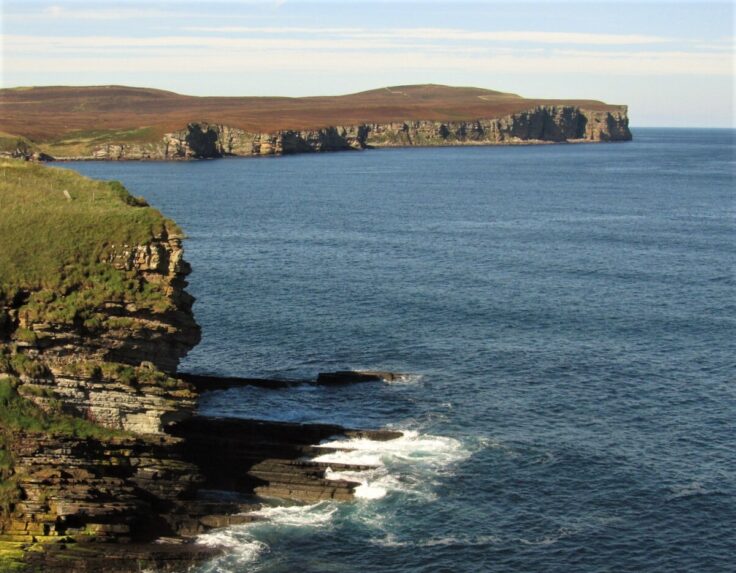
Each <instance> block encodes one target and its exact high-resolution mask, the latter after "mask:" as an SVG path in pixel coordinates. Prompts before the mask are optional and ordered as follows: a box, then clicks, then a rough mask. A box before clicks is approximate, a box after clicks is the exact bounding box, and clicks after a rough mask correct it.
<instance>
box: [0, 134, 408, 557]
mask: <svg viewBox="0 0 736 573" xmlns="http://www.w3.org/2000/svg"><path fill="white" fill-rule="evenodd" d="M199 133H201V134H203V135H202V137H203V140H202V145H203V146H205V147H203V148H202V149H206V146H207V145H210V143H211V142H213V141H217V139H216V138H214V139H213V138H212V137H210V136H207V135H206V133H208V131H207V130H204V131H200V132H199ZM210 133H211V132H210ZM197 137H199V135H198V136H197ZM208 142H209V143H208ZM196 145H200V144H199V143H195V146H196ZM5 167H6V168H9V169H16V170H17V173H18V175H19V176H18V178H16V177H13V182H14V184H15V182H16V181H18V182H22V181H23V177H27V178H28V179H27V181H28V182H29V185H30V186H32V188H35V185H37V184H38V182H39V181H43V176H44V175H46V176H47V177H54V176H63V177H67V178H68V179H67V180H66V182H67V183H70V182H74V183H76V184H77V185H78V186H79V188H78V189H73V190H72V193H69V191H65V193H66V194H67V195H68V196H69V197H71V199H63V198H61V201H60V202H54V199H53V197H51V196H50V194H47V193H44V194H38V193H37V194H36V195H34V197H35V200H36V202H35V203H34V202H33V201H27V199H28V196H29V195H30V194H31V193H35V192H34V191H25V194H24V191H23V190H19V189H18V188H16V187H13V188H5V189H0V192H4V193H6V195H5V196H3V199H4V203H3V204H2V205H0V207H7V205H9V204H11V199H13V198H16V200H18V199H17V198H20V201H21V202H22V203H23V204H24V205H26V206H27V205H31V207H30V208H38V209H42V207H41V205H42V204H43V203H44V201H46V204H45V205H44V206H45V208H50V209H52V210H53V211H52V212H53V213H54V215H55V216H57V217H60V218H61V220H63V221H68V220H69V215H70V213H77V215H80V216H81V214H83V213H86V216H87V217H88V219H86V222H87V223H89V224H92V222H95V221H97V219H98V217H99V216H100V215H101V214H102V213H101V212H100V211H98V210H97V209H98V208H97V207H96V204H97V203H95V201H94V200H93V199H94V197H93V196H92V193H95V192H96V193H98V194H103V193H105V198H104V199H105V200H106V201H107V203H105V204H106V205H109V208H110V209H111V210H113V212H114V213H117V215H116V216H117V217H118V218H117V219H114V216H113V219H107V221H108V222H110V221H112V223H113V224H117V225H118V226H122V225H129V226H134V225H138V227H136V228H133V229H129V231H130V232H129V233H127V234H125V233H123V234H122V235H118V236H147V237H148V238H147V239H146V240H142V241H140V242H133V243H130V244H128V243H121V244H108V242H107V241H106V240H105V238H106V237H108V236H109V233H110V232H111V231H109V230H108V229H107V227H101V228H97V229H96V231H95V232H97V233H98V235H96V236H99V237H101V239H100V244H97V241H93V244H94V253H93V254H92V255H91V256H90V253H82V252H79V251H78V250H75V248H76V244H75V243H74V242H73V241H72V239H73V238H78V237H79V235H77V234H76V231H77V227H76V226H74V225H71V226H64V225H61V226H60V227H57V228H58V229H60V231H59V235H58V236H56V237H55V238H54V239H55V241H54V244H56V243H57V242H59V241H61V242H64V241H66V242H67V244H68V245H70V249H69V250H64V249H61V250H60V251H58V252H59V253H64V254H65V255H64V256H66V257H68V260H64V261H54V266H53V267H51V269H46V274H45V275H44V279H45V280H43V281H40V282H36V281H29V280H27V279H23V277H27V276H32V275H33V272H36V271H37V270H38V269H37V268H36V267H37V265H36V266H34V265H29V264H22V265H19V266H16V268H12V267H13V266H14V264H13V262H12V260H10V259H3V260H4V261H5V265H6V267H7V268H6V269H4V270H5V271H6V272H5V274H4V275H3V276H2V277H0V279H2V282H0V570H4V568H5V567H6V566H8V567H15V566H17V565H23V566H26V567H27V568H30V569H27V570H30V571H69V570H73V571H100V572H102V571H105V572H110V571H126V572H127V571H139V570H151V571H182V570H185V569H186V568H187V567H188V565H189V564H190V562H192V561H196V560H202V559H206V558H207V557H210V556H212V555H213V551H215V550H214V549H211V548H201V547H196V546H194V545H192V544H187V543H186V542H187V541H188V540H189V541H190V540H192V539H193V538H194V537H195V536H196V535H198V534H200V533H203V532H205V531H208V530H210V529H213V528H217V527H225V526H229V525H235V524H241V523H247V522H249V521H252V520H254V519H257V516H254V515H251V513H252V510H254V509H258V508H259V507H260V503H261V502H260V501H259V499H260V498H259V497H258V496H268V497H283V498H289V499H292V500H297V501H308V502H312V501H315V500H320V499H333V500H348V499H351V498H352V497H353V495H354V492H355V489H356V487H357V486H358V485H359V484H358V483H356V482H351V481H347V480H329V479H327V478H326V469H327V468H326V466H325V464H321V463H318V462H314V461H310V460H309V457H310V455H311V456H312V457H314V456H315V455H317V454H318V453H324V449H322V450H316V449H315V448H314V447H313V446H314V445H315V444H317V443H319V442H320V441H322V440H325V439H327V438H330V437H332V436H335V435H343V436H347V437H369V438H371V439H375V440H386V439H392V438H396V437H398V436H399V435H400V434H399V433H397V432H389V431H373V432H371V431H362V430H346V429H345V428H342V427H340V426H334V425H319V424H313V425H310V424H287V423H278V422H263V421H252V420H228V419H211V418H203V417H199V416H195V415H194V409H195V406H196V400H197V388H195V386H194V385H193V384H190V383H189V382H187V381H186V380H185V379H183V378H180V377H179V376H178V374H177V366H178V363H179V360H180V359H181V358H182V357H183V356H184V355H185V354H186V353H187V352H188V351H189V350H190V349H191V348H192V347H193V346H194V345H195V344H197V342H198V341H199V337H200V332H199V327H198V326H197V324H196V322H195V321H194V318H193V316H192V303H193V299H192V297H191V296H190V295H188V294H187V293H186V291H185V287H186V285H187V283H186V276H187V274H188V273H189V271H190V269H189V266H188V265H187V264H186V263H185V262H184V260H183V258H182V245H181V236H180V234H178V231H177V229H176V226H175V225H174V224H173V222H171V221H167V220H165V219H164V218H163V217H162V216H161V215H160V214H158V213H156V212H153V210H150V209H149V208H148V207H147V206H146V205H145V202H143V201H141V200H140V199H135V198H133V197H131V196H130V195H128V194H127V192H126V191H125V190H124V189H123V188H122V187H121V186H119V185H115V184H112V185H110V186H104V184H101V185H100V186H98V187H90V188H88V189H86V192H87V195H85V194H84V191H85V190H84V185H88V187H89V186H91V185H92V184H93V182H89V180H84V179H83V178H81V177H80V176H78V175H73V174H66V175H59V173H61V172H57V171H56V170H50V169H48V170H47V168H45V167H42V166H38V165H32V164H28V163H25V162H17V164H8V165H6V166H5ZM33 177H35V179H33ZM97 200H98V201H99V200H100V197H99V195H98V197H97ZM75 201H76V202H77V203H76V204H75ZM85 205H86V206H88V207H85ZM11 208H12V207H11ZM87 209H89V210H87ZM130 209H133V210H135V209H146V210H147V211H145V212H137V213H130V212H127V215H130V216H127V215H126V216H123V215H121V213H126V210H130ZM136 215H137V216H136ZM1 216H2V214H1V213H0V217H1ZM31 220H34V219H33V217H31V218H29V221H31ZM0 221H2V219H0ZM141 221H148V223H146V224H142V225H141V223H140V222H141ZM149 223H150V224H151V227H152V228H149ZM3 229H4V230H5V231H6V234H9V233H11V232H19V230H18V229H17V228H15V227H13V226H12V225H6V226H5V227H3ZM155 229H158V230H155ZM87 232H88V233H90V232H92V231H91V230H90V229H87ZM136 232H137V233H138V234H136ZM64 233H66V234H64ZM141 233H143V235H141ZM3 239H7V237H3ZM37 241H41V239H37ZM40 244H42V245H44V246H45V247H46V248H47V249H48V248H49V243H43V242H42V243H40ZM4 245H5V247H6V250H7V248H9V247H10V246H11V243H9V242H8V241H7V240H5V243H4ZM26 247H28V248H27V250H26V251H25V252H26V253H27V256H28V257H34V256H37V253H35V252H34V245H30V244H29V245H26ZM35 247H38V245H35ZM23 262H24V263H28V261H23ZM57 266H58V268H57ZM10 271H14V281H15V282H13V280H11V276H10V275H11V272H10ZM31 271H33V272H31ZM24 273H25V274H24ZM22 279H23V280H25V281H26V283H27V284H25V285H23V284H21V285H19V284H18V282H19V281H21V282H23V280H22ZM198 381H199V382H200V383H203V382H206V381H204V379H203V378H200V379H199V380H198ZM203 386H204V387H203V388H202V387H201V388H200V390H201V389H205V388H206V384H203ZM333 466H334V464H333ZM333 469H334V468H333ZM342 469H346V470H351V471H360V470H362V469H365V468H364V467H362V466H353V465H344V466H343V467H342ZM223 492H224V493H223ZM123 544H124V545H126V546H128V548H126V550H124V551H121V550H119V549H116V548H117V547H119V546H120V545H123Z"/></svg>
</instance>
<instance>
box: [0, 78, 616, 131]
mask: <svg viewBox="0 0 736 573" xmlns="http://www.w3.org/2000/svg"><path fill="white" fill-rule="evenodd" d="M554 104H565V105H574V106H580V107H584V108H586V109H590V110H601V111H608V110H610V111H615V110H619V109H621V108H622V106H617V105H607V104H605V103H603V102H600V101H594V100H549V99H527V98H523V97H520V96H518V95H515V94H509V93H502V92H497V91H492V90H486V89H480V88H471V87H450V86H442V85H434V84H426V85H412V86H394V87H386V88H380V89H376V90H371V91H366V92H360V93H356V94H350V95H342V96H320V97H300V98H290V97H196V96H186V95H180V94H177V93H174V92H169V91H162V90H156V89H149V88H135V87H125V86H90V87H31V88H9V89H3V90H0V130H2V132H3V134H2V135H4V136H9V137H18V136H21V137H25V138H27V139H29V140H31V141H32V142H35V143H43V142H49V143H51V142H54V141H58V140H62V139H63V140H68V139H69V138H75V137H78V138H80V139H84V140H90V139H95V138H105V139H107V138H109V137H110V136H114V138H115V139H116V140H117V141H126V140H127V141H131V142H132V141H136V142H145V141H156V140H158V139H160V137H161V136H162V135H163V134H164V133H167V132H171V131H175V130H179V129H182V128H184V127H185V126H186V125H187V124H188V123H189V122H207V123H220V124H225V125H228V126H231V127H236V128H240V129H243V130H246V131H251V132H261V133H272V132H274V131H279V130H286V129H292V130H302V129H313V128H321V127H327V126H339V125H359V124H363V123H389V122H394V121H408V120H431V121H452V120H472V119H491V118H496V117H502V116H505V115H509V114H512V113H517V112H520V111H524V110H527V109H530V108H533V107H535V106H537V105H554ZM11 134H12V135H11Z"/></svg>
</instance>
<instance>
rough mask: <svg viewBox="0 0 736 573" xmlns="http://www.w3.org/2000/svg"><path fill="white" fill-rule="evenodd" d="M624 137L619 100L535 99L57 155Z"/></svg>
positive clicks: (157, 155) (205, 132)
mask: <svg viewBox="0 0 736 573" xmlns="http://www.w3.org/2000/svg"><path fill="white" fill-rule="evenodd" d="M630 139H631V131H630V130H629V120H628V116H627V111H626V107H625V106H621V107H620V108H619V109H617V110H613V111H611V110H608V111H601V110H589V109H585V108H582V107H578V106H570V105H540V106H536V107H533V108H531V109H529V110H526V111H522V112H517V113H513V114H510V115H507V116H503V117H499V118H492V119H482V118H481V119H477V120H472V121H469V120H463V121H447V122H441V121H402V122H392V123H365V124H359V125H351V126H330V127H324V128H321V129H312V130H281V131H275V132H272V133H255V132H249V131H245V130H243V129H238V128H234V127H229V126H227V125H222V124H215V123H206V122H195V123H190V124H188V125H187V127H186V128H184V129H182V130H180V131H176V132H172V133H167V134H166V135H164V137H163V139H162V140H161V142H159V143H155V144H153V143H147V144H138V143H130V144H125V143H120V144H104V145H100V146H97V147H95V148H94V149H93V151H92V153H91V156H89V157H85V156H82V157H59V158H58V159H113V160H125V159H128V160H138V159H149V160H156V159H159V160H164V159H203V158H216V157H226V156H239V157H248V156H267V155H290V154H294V153H315V152H322V151H346V150H353V149H366V148H372V147H410V146H452V145H511V144H524V143H527V144H532V143H561V142H600V141H628V140H630Z"/></svg>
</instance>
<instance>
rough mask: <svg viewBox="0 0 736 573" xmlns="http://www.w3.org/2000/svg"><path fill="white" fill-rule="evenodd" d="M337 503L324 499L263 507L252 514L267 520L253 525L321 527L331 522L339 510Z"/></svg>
mask: <svg viewBox="0 0 736 573" xmlns="http://www.w3.org/2000/svg"><path fill="white" fill-rule="evenodd" d="M337 509H338V508H337V505H335V504H334V503H332V502H327V501H322V502H319V503H315V504H312V505H278V506H268V507H263V508H261V509H259V510H257V511H254V512H253V513H252V515H254V516H256V517H263V518H264V519H265V521H262V522H255V523H254V524H252V525H251V527H253V526H258V525H259V524H263V525H287V526H292V527H320V526H324V525H327V524H329V523H330V521H331V520H332V516H333V515H334V514H335V512H336V511H337Z"/></svg>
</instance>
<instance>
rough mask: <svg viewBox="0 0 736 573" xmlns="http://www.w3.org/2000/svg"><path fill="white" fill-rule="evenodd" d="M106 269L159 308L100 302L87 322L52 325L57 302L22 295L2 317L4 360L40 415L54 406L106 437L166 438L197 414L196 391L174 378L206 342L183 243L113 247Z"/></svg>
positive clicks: (161, 240)
mask: <svg viewBox="0 0 736 573" xmlns="http://www.w3.org/2000/svg"><path fill="white" fill-rule="evenodd" d="M105 262H106V263H107V264H109V265H110V267H111V268H112V269H116V270H120V271H121V272H125V273H126V276H128V277H129V280H131V281H134V282H137V283H138V284H137V285H136V287H135V288H136V289H137V290H147V289H155V291H156V292H157V293H158V294H160V295H161V298H160V300H157V303H156V305H153V306H149V305H141V304H140V303H139V302H138V301H136V300H134V299H130V298H122V299H120V300H101V301H98V303H97V304H96V305H95V306H94V308H93V309H91V310H92V311H93V316H92V318H91V319H87V320H86V321H84V322H80V320H79V319H76V320H75V319H74V318H72V319H71V320H67V319H66V317H61V320H58V321H55V320H54V313H53V307H52V305H53V304H54V303H57V301H58V300H59V299H58V298H57V297H56V295H54V294H52V293H49V292H48V291H45V290H43V289H42V290H37V291H29V292H22V291H21V293H20V294H19V295H17V296H16V297H15V301H14V302H13V303H11V304H7V303H6V306H5V307H4V313H3V314H4V315H5V316H6V317H7V321H8V324H9V328H7V329H6V333H5V335H6V344H5V349H6V353H7V354H8V356H9V357H10V358H9V362H10V364H11V368H12V364H13V362H15V363H17V364H18V365H19V366H18V367H17V368H15V369H14V370H13V373H14V374H15V375H17V377H18V378H19V380H20V382H21V384H22V385H21V386H20V388H19V392H20V393H21V395H23V396H25V397H27V398H28V399H30V400H31V401H33V402H35V403H36V404H38V405H39V406H41V407H42V408H46V409H48V408H49V406H50V405H51V404H55V405H57V406H58V407H60V409H61V410H62V411H63V412H64V413H66V414H70V415H74V416H78V417H82V418H85V419H88V420H92V421H94V422H96V423H99V424H101V425H103V426H105V427H107V428H113V429H117V430H123V431H130V432H135V433H141V434H156V433H160V432H162V431H163V428H164V426H165V425H166V424H167V423H169V422H172V421H174V420H178V419H182V418H183V417H186V416H187V415H189V413H190V412H191V410H192V409H193V408H194V393H193V392H192V390H191V388H189V387H188V385H187V384H185V383H183V382H181V381H178V380H176V378H174V377H173V375H174V374H175V371H176V367H177V365H178V363H179V359H180V358H182V357H183V356H184V355H185V354H186V353H187V352H188V351H189V350H190V349H191V348H192V347H193V346H194V345H196V344H197V342H198V341H199V336H200V334H199V327H198V326H197V324H196V323H195V322H194V319H193V317H192V314H191V306H192V302H193V299H192V297H191V296H189V295H188V294H187V293H186V292H185V291H184V287H185V286H186V281H185V276H186V275H187V274H188V273H189V266H188V265H187V264H186V263H185V262H183V261H182V248H181V238H180V237H176V236H169V235H168V234H167V233H166V231H164V232H163V234H162V235H159V236H156V237H154V238H153V239H152V240H151V241H150V242H147V243H146V244H141V245H130V246H128V245H121V246H118V247H115V246H113V247H112V248H111V250H110V251H109V253H108V255H107V260H106V261H105ZM68 296H72V293H70V294H69V295H68ZM49 299H53V301H52V300H49ZM21 365H22V366H21Z"/></svg>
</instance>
